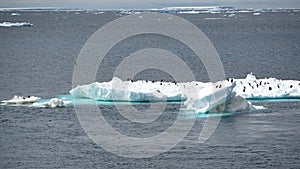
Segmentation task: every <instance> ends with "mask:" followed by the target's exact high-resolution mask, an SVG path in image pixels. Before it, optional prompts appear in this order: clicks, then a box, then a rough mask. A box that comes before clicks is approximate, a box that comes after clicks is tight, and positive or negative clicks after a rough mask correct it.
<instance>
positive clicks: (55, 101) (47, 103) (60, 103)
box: [31, 98, 65, 108]
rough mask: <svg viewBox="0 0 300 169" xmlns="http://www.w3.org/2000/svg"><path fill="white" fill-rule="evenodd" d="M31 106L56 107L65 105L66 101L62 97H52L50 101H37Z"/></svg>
mask: <svg viewBox="0 0 300 169" xmlns="http://www.w3.org/2000/svg"><path fill="white" fill-rule="evenodd" d="M31 106H32V107H50V108H56V107H64V106H65V102H64V101H63V100H62V99H59V98H52V99H50V100H49V101H44V102H35V103H33V104H32V105H31Z"/></svg>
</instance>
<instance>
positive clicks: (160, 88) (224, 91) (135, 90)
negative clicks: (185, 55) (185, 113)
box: [70, 77, 255, 113]
mask: <svg viewBox="0 0 300 169" xmlns="http://www.w3.org/2000/svg"><path fill="white" fill-rule="evenodd" d="M235 86H236V83H235V82H233V83H231V82H229V81H227V80H224V81H219V82H216V83H211V82H210V83H202V82H196V81H193V82H185V83H176V82H163V81H160V82H154V81H144V80H142V81H136V82H133V81H131V80H130V81H122V80H121V79H119V78H117V77H114V78H113V79H112V80H111V81H109V82H103V83H98V82H95V83H92V84H89V85H81V86H77V87H75V88H74V89H72V90H71V91H70V94H71V96H73V97H85V98H90V99H94V100H101V101H122V102H165V101H179V102H181V101H183V102H184V105H185V106H186V107H187V109H188V110H193V111H195V112H196V113H207V112H219V113H220V112H223V111H248V110H250V109H255V108H254V107H253V106H251V103H249V102H248V101H246V100H245V99H243V98H242V97H240V96H236V94H235V92H233V89H234V87H235Z"/></svg>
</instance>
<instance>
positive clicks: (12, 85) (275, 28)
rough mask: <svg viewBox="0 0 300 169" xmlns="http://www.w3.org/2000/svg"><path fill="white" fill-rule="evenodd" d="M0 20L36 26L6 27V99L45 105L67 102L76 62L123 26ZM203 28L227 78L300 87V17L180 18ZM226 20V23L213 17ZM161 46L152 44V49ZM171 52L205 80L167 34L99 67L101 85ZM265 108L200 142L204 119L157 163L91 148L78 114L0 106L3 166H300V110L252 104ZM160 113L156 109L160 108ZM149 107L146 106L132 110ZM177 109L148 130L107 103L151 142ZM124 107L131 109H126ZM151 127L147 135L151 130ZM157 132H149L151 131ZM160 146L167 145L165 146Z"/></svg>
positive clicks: (59, 16)
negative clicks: (155, 53)
mask: <svg viewBox="0 0 300 169" xmlns="http://www.w3.org/2000/svg"><path fill="white" fill-rule="evenodd" d="M11 13H12V12H0V22H4V21H10V22H30V23H32V24H33V26H32V27H12V28H2V27H0V35H1V38H0V51H1V61H0V71H1V73H0V79H1V80H0V86H1V88H0V100H4V99H10V98H11V97H13V95H15V94H16V95H34V96H39V97H42V98H51V97H56V96H57V95H62V94H67V92H68V91H69V90H70V89H71V88H72V74H73V69H74V65H75V64H76V63H75V61H76V58H77V56H78V54H79V52H80V50H81V48H82V46H83V45H84V43H85V42H86V41H87V40H88V38H89V37H90V36H91V35H92V34H93V33H94V32H95V31H97V30H98V29H99V28H101V27H102V26H104V25H105V24H106V23H108V22H110V21H112V20H114V19H117V18H119V17H120V16H118V15H116V14H115V13H113V12H106V13H104V14H100V15H95V14H92V13H84V12H81V13H80V14H79V15H78V14H75V12H18V13H20V14H21V15H20V16H11ZM178 16H180V17H182V18H184V19H187V20H189V21H190V22H192V23H193V24H194V25H196V26H198V27H199V28H200V29H201V30H202V31H203V32H204V33H205V34H206V35H207V36H208V37H209V39H210V40H211V42H212V43H213V45H214V46H215V48H216V49H217V51H218V53H219V55H220V58H221V61H222V63H223V66H224V69H225V73H226V77H228V78H229V77H234V78H244V77H245V76H246V74H247V73H249V72H253V73H254V74H255V75H256V76H257V77H258V78H264V77H276V78H282V79H295V80H300V69H299V67H298V65H299V63H300V57H299V53H300V47H299V44H300V13H299V12H298V13H297V12H294V13H291V12H281V13H263V14H262V15H259V16H253V15H252V14H238V15H237V17H236V18H228V17H224V16H223V14H199V15H184V14H181V15H178ZM207 18H222V19H207ZM153 42H155V43H153ZM145 47H160V48H166V49H169V50H172V51H173V52H174V53H175V54H177V55H178V56H180V57H181V58H182V59H183V60H184V61H185V62H186V63H187V64H188V65H189V67H190V68H191V69H192V70H193V72H194V73H195V76H196V78H197V80H199V81H209V78H208V75H207V73H206V71H205V68H204V66H203V64H202V63H201V62H200V61H199V60H194V59H193V56H192V54H191V53H190V52H189V50H187V49H186V48H185V47H184V46H181V45H180V44H178V43H177V42H175V41H172V40H170V39H166V38H165V37H162V36H153V35H152V36H151V35H144V36H136V37H132V38H129V39H127V40H126V41H124V42H123V43H120V44H118V45H117V46H116V47H115V49H114V50H112V51H111V52H110V53H109V54H108V55H107V56H106V57H105V58H104V60H103V62H102V63H101V65H100V67H99V69H98V74H97V77H96V80H97V81H107V80H110V79H111V77H112V74H113V71H114V69H115V68H116V66H118V63H120V62H121V61H122V59H124V57H126V55H128V54H130V53H132V52H134V51H136V50H139V49H142V48H145ZM135 79H148V80H160V79H164V80H166V81H167V80H172V77H171V76H170V75H168V74H167V73H165V72H161V71H157V70H147V71H143V72H141V73H139V74H138V75H137V76H136V77H135ZM256 105H262V106H264V107H266V108H267V109H266V110H259V111H256V112H252V113H243V114H237V115H233V116H228V117H224V118H222V120H221V122H220V124H219V126H218V128H217V129H216V130H215V132H214V133H213V135H212V136H211V137H210V138H209V140H208V141H207V142H206V143H204V144H200V143H198V137H199V133H200V130H201V128H202V127H203V124H204V120H205V119H203V118H199V119H197V120H196V124H195V126H194V127H193V129H192V130H191V132H190V133H189V134H188V136H187V137H186V138H185V139H184V140H183V141H182V142H181V143H179V144H178V145H177V146H175V147H174V148H172V149H171V150H170V151H168V152H165V153H163V154H160V155H158V156H154V157H152V158H142V159H132V158H126V157H119V156H116V155H115V154H112V153H110V152H107V151H105V150H104V149H103V148H101V146H99V145H97V144H95V143H93V142H92V141H91V139H90V138H89V137H88V136H87V135H86V133H85V132H84V130H83V129H82V127H81V125H80V123H79V121H78V119H77V116H76V112H75V110H74V107H66V108H60V109H41V108H28V107H6V106H0V152H1V153H0V167H1V168H299V167H300V165H299V161H300V148H299V147H300V146H299V145H300V127H299V124H300V103H299V102H279V103H278V102H276V103H264V102H260V103H256ZM158 106H159V105H158ZM135 107H136V108H137V109H141V110H144V109H148V108H149V106H148V105H135ZM180 107H181V106H180V105H176V104H175V105H168V106H167V108H166V110H165V112H164V115H163V116H161V117H160V118H159V119H157V120H155V121H154V122H153V123H151V124H149V125H141V124H138V125H137V124H135V123H130V122H129V121H128V120H126V119H125V118H124V117H122V116H121V115H119V114H118V111H117V110H116V107H114V106H111V105H101V106H99V108H100V109H101V110H102V113H103V115H104V116H105V118H106V120H107V121H108V122H109V124H111V126H113V127H114V128H115V129H116V130H118V131H119V132H121V133H124V134H127V135H130V136H135V137H148V136H153V135H155V134H158V133H160V132H161V131H164V130H166V129H167V128H168V127H169V126H170V125H171V124H172V123H173V122H174V119H175V118H176V115H177V114H178V110H179V109H180ZM123 108H124V109H126V106H124V107H123ZM149 129H151V130H149ZM149 131H151V132H149ZM162 144H163V143H162Z"/></svg>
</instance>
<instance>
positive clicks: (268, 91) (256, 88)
mask: <svg viewBox="0 0 300 169" xmlns="http://www.w3.org/2000/svg"><path fill="white" fill-rule="evenodd" d="M229 81H233V82H235V83H236V87H235V88H234V89H233V91H234V92H236V93H237V95H240V96H242V97H244V98H295V97H300V81H296V80H281V79H276V78H265V79H256V77H255V76H254V75H252V74H248V75H247V77H246V78H245V79H230V80H229Z"/></svg>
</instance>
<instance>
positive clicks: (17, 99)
mask: <svg viewBox="0 0 300 169" xmlns="http://www.w3.org/2000/svg"><path fill="white" fill-rule="evenodd" d="M40 99H41V98H39V97H35V96H27V97H24V96H17V95H15V96H14V97H13V98H12V99H10V100H3V101H1V102H2V103H4V104H6V105H9V104H17V105H21V104H32V103H34V102H37V101H38V100H40Z"/></svg>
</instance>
